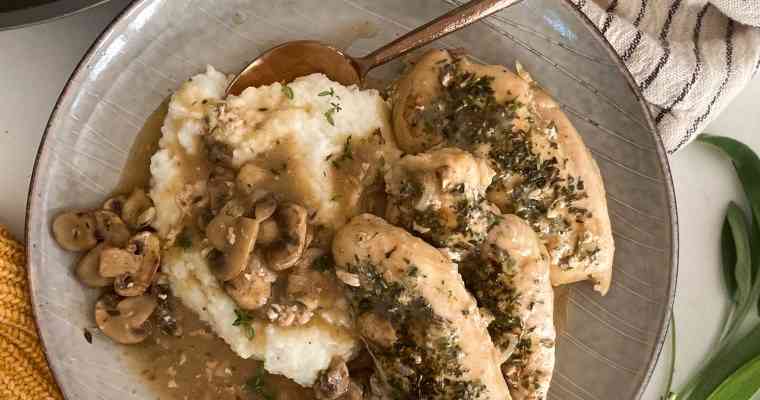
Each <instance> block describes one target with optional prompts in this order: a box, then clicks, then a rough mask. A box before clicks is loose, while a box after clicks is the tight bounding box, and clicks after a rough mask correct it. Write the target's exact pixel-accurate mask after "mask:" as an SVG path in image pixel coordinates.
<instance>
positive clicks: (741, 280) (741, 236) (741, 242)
mask: <svg viewBox="0 0 760 400" xmlns="http://www.w3.org/2000/svg"><path fill="white" fill-rule="evenodd" d="M725 224H728V226H729V229H730V230H731V240H730V242H731V243H733V245H734V251H733V252H732V254H728V255H727V258H726V259H725V260H723V264H724V274H730V275H728V276H726V278H727V279H728V280H729V281H733V282H732V283H731V285H730V286H729V288H731V287H733V288H736V289H735V290H736V291H735V293H732V297H734V301H736V302H737V303H743V302H745V301H746V300H747V298H748V296H749V295H750V293H749V291H750V284H751V282H752V265H751V264H752V260H751V254H750V247H749V246H750V245H749V229H748V228H747V221H746V219H745V218H744V212H743V211H742V210H741V208H739V206H738V205H736V203H734V202H731V203H730V204H729V205H728V211H727V213H726V222H725ZM728 241H729V240H728V239H726V240H725V241H724V243H725V242H728ZM724 254H725V250H724ZM731 261H733V262H734V266H733V270H731V269H730V268H729V270H728V271H726V267H727V266H726V265H725V264H727V263H728V262H731ZM729 290H730V289H729Z"/></svg>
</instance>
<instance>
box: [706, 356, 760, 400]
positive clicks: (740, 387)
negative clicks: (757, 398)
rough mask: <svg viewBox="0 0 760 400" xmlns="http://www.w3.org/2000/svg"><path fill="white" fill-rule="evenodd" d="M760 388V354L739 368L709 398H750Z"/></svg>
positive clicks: (709, 399)
mask: <svg viewBox="0 0 760 400" xmlns="http://www.w3.org/2000/svg"><path fill="white" fill-rule="evenodd" d="M759 390H760V356H758V357H755V358H754V359H752V361H750V362H748V363H747V364H745V365H744V366H743V367H741V368H739V370H738V371H736V372H734V373H733V374H732V375H731V376H730V377H728V379H726V380H725V381H723V383H721V384H720V386H718V388H717V389H715V391H714V392H713V393H712V394H711V395H710V397H708V398H707V400H749V399H751V398H752V396H754V395H755V393H757V392H758V391H759Z"/></svg>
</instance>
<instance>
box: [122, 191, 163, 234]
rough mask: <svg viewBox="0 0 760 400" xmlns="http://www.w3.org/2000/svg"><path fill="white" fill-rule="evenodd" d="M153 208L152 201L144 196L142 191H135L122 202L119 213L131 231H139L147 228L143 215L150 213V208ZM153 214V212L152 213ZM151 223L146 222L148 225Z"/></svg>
mask: <svg viewBox="0 0 760 400" xmlns="http://www.w3.org/2000/svg"><path fill="white" fill-rule="evenodd" d="M151 207H153V201H151V199H150V197H148V195H147V194H145V191H144V190H142V189H135V191H134V192H132V194H130V195H129V198H127V200H126V201H125V202H124V207H123V209H122V211H121V218H122V219H123V220H124V222H126V223H127V225H128V226H129V227H130V228H132V229H141V228H144V227H145V226H147V224H146V221H145V219H146V217H145V215H143V214H144V213H146V212H150V211H149V210H150V208H151ZM153 212H155V210H154V211H153ZM150 222H152V221H148V223H150Z"/></svg>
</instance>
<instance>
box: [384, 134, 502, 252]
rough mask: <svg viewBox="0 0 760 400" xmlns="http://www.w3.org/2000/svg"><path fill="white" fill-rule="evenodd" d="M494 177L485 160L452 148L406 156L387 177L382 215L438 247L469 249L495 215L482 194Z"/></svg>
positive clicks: (391, 169) (486, 229)
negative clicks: (385, 201) (385, 197)
mask: <svg viewBox="0 0 760 400" xmlns="http://www.w3.org/2000/svg"><path fill="white" fill-rule="evenodd" d="M493 176H494V171H493V169H491V167H490V166H489V165H488V162H487V161H486V160H484V159H481V158H477V157H475V156H473V155H472V154H470V153H468V152H467V151H464V150H461V149H458V148H456V147H447V148H439V149H435V150H431V151H429V152H427V153H420V154H418V155H407V156H405V157H403V158H401V159H400V160H399V161H398V162H396V163H394V164H393V166H392V167H391V168H390V170H389V171H388V173H387V174H386V175H385V182H386V191H387V192H388V194H389V195H390V196H389V199H388V207H387V212H386V217H387V218H388V221H389V222H391V223H392V224H395V225H399V226H402V227H404V228H406V229H407V230H408V231H410V232H415V233H416V234H417V235H419V236H421V237H422V238H424V239H425V240H427V241H428V242H430V243H432V244H433V245H434V246H436V247H446V248H449V249H450V250H451V251H453V252H467V251H470V250H472V249H474V248H476V247H477V246H479V245H480V243H481V242H482V241H483V240H484V239H485V237H486V233H487V231H488V227H489V225H490V223H491V222H492V220H493V215H494V213H498V209H496V208H495V207H494V206H493V205H491V204H488V202H487V201H486V198H485V196H486V189H487V188H488V186H489V185H490V184H491V179H492V178H493Z"/></svg>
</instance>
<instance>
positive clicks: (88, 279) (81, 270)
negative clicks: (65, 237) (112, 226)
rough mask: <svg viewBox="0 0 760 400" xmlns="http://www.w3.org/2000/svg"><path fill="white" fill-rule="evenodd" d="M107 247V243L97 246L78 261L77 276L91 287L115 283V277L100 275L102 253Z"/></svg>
mask: <svg viewBox="0 0 760 400" xmlns="http://www.w3.org/2000/svg"><path fill="white" fill-rule="evenodd" d="M105 247H106V244H105V243H101V244H99V245H97V246H95V247H94V248H93V249H92V250H90V251H88V252H87V254H85V255H84V256H82V258H80V259H79V261H78V262H77V266H76V275H77V278H78V279H79V281H80V282H82V283H83V284H85V285H87V286H89V287H93V288H99V287H106V286H110V285H113V278H106V277H103V276H102V275H100V253H101V252H102V251H103V249H104V248H105Z"/></svg>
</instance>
